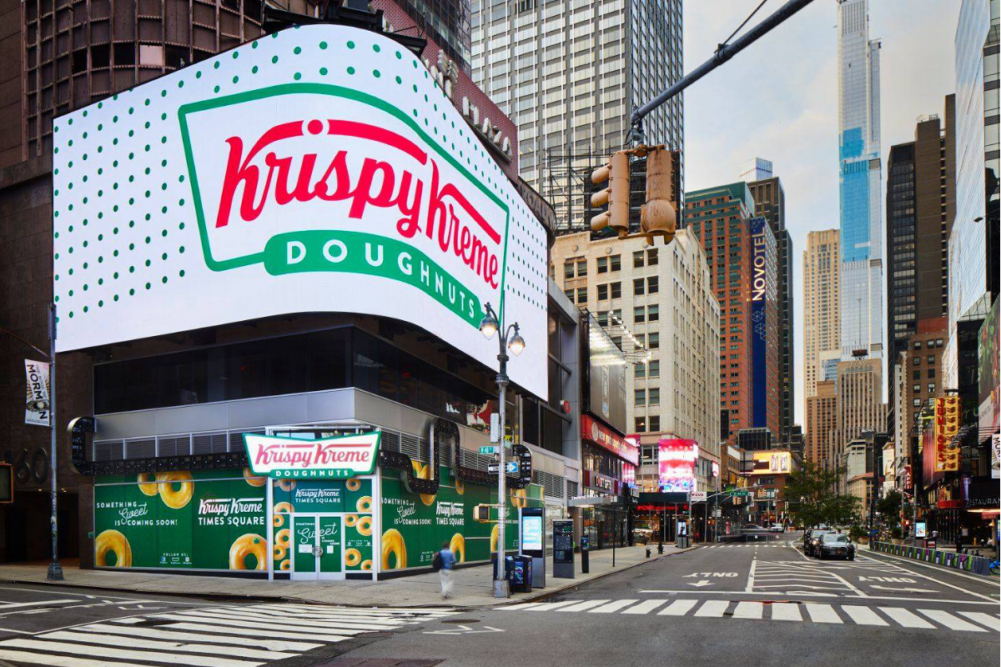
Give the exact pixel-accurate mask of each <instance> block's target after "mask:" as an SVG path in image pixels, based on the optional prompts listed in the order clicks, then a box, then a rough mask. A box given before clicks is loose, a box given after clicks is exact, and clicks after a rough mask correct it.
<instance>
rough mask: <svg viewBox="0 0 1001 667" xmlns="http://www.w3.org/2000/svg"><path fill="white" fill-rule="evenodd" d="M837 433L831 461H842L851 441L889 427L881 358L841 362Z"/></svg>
mask: <svg viewBox="0 0 1001 667" xmlns="http://www.w3.org/2000/svg"><path fill="white" fill-rule="evenodd" d="M835 391H836V395H837V410H836V412H837V419H838V423H837V433H836V435H835V438H834V441H833V442H832V443H831V445H832V446H831V449H832V451H831V455H830V457H829V458H828V460H829V461H831V462H837V461H840V460H841V456H842V455H843V454H844V452H845V448H846V447H847V446H848V443H850V442H852V441H853V440H857V439H858V438H860V437H862V435H863V433H865V432H866V431H872V432H877V431H882V430H884V428H885V427H886V405H885V404H884V403H883V402H882V399H881V397H882V394H883V364H882V362H881V361H880V360H879V359H866V358H860V359H853V360H851V361H840V362H838V375H837V380H836V388H835Z"/></svg>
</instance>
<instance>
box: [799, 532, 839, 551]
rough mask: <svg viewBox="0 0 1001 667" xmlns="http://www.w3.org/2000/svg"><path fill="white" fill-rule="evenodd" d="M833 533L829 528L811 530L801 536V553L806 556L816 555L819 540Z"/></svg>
mask: <svg viewBox="0 0 1001 667" xmlns="http://www.w3.org/2000/svg"><path fill="white" fill-rule="evenodd" d="M832 532H834V531H832V530H830V529H829V528H811V529H810V530H807V531H806V534H805V535H804V536H803V553H805V554H806V555H807V556H814V555H816V548H817V547H819V546H820V538H821V537H823V536H824V535H826V534H828V533H832Z"/></svg>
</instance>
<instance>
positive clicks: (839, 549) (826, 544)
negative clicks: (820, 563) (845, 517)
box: [813, 533, 855, 560]
mask: <svg viewBox="0 0 1001 667" xmlns="http://www.w3.org/2000/svg"><path fill="white" fill-rule="evenodd" d="M813 552H814V555H815V556H816V557H817V558H819V559H821V560H823V559H825V558H844V559H845V560H855V545H854V544H852V541H851V540H850V539H848V536H847V535H845V534H844V533H824V535H823V536H821V538H820V544H818V545H817V546H815V547H814V549H813Z"/></svg>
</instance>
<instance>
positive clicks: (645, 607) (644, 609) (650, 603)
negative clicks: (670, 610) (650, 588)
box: [622, 600, 667, 614]
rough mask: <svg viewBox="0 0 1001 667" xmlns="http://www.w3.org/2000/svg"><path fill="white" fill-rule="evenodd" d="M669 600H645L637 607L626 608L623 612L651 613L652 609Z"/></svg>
mask: <svg viewBox="0 0 1001 667" xmlns="http://www.w3.org/2000/svg"><path fill="white" fill-rule="evenodd" d="M665 602H667V600H644V601H643V602H640V603H639V604H638V605H636V606H635V607H630V608H629V609H626V610H625V611H624V612H622V613H623V614H649V613H650V612H651V611H653V610H654V609H656V608H657V607H659V606H660V605H662V604H664V603H665Z"/></svg>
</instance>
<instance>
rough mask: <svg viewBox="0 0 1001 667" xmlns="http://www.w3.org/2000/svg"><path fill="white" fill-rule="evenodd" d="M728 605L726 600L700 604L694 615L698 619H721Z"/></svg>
mask: <svg viewBox="0 0 1001 667" xmlns="http://www.w3.org/2000/svg"><path fill="white" fill-rule="evenodd" d="M729 606H730V603H729V602H728V601H726V600H710V601H709V602H704V603H702V606H701V607H699V610H698V611H697V612H695V615H696V616H698V617H700V618H707V617H708V618H721V617H722V616H723V614H724V612H726V609H727V607H729Z"/></svg>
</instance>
